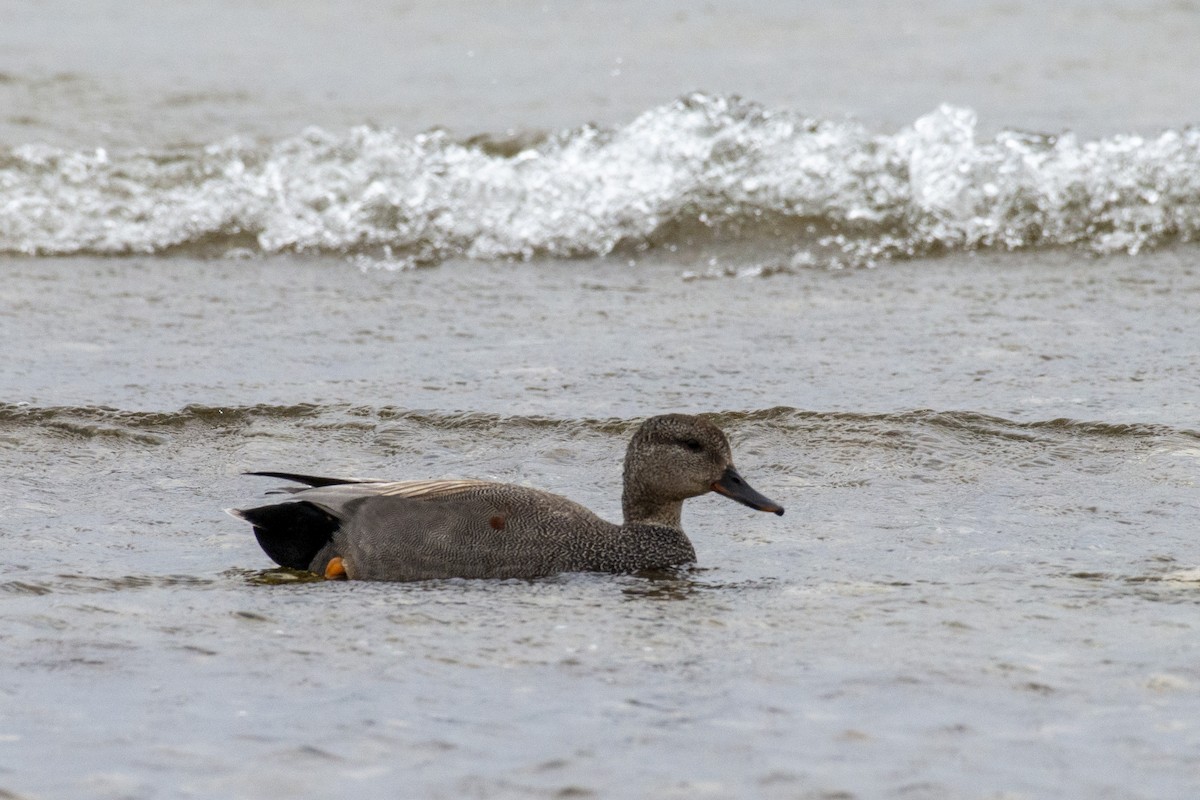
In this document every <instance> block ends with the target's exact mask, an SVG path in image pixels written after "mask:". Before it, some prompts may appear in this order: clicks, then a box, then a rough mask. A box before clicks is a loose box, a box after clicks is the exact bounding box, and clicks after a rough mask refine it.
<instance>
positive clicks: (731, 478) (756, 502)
mask: <svg viewBox="0 0 1200 800" xmlns="http://www.w3.org/2000/svg"><path fill="white" fill-rule="evenodd" d="M712 490H713V491H714V492H716V493H717V494H723V495H725V496H726V497H729V498H732V499H734V500H737V501H738V502H739V503H741V504H742V505H744V506H750V507H751V508H753V509H755V510H756V511H770V512H771V513H772V514H778V515H780V516H783V506H781V505H779V503H776V502H775V501H774V500H771V499H769V498H766V497H763V496H762V495H761V494H759V493H758V492H756V491H754V489H753V488H751V486H750V484H748V483H746V479H745V478H743V477H742V476H741V475H739V474H738V471H737V470H736V469H734V468H733V467H730V468H729V469H727V470H725V474H724V475H722V476H721V478H720V480H717V481H714V482H713V484H712Z"/></svg>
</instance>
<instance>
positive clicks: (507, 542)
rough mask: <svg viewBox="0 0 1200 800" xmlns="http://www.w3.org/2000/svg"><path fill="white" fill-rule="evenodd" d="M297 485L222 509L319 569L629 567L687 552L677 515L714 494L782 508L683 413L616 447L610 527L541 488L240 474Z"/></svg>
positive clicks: (468, 572) (484, 574)
mask: <svg viewBox="0 0 1200 800" xmlns="http://www.w3.org/2000/svg"><path fill="white" fill-rule="evenodd" d="M247 474H249V475H263V476H267V477H273V478H283V479H285V480H290V481H296V482H298V483H303V484H307V486H305V487H289V488H286V489H282V490H281V491H283V492H287V493H288V494H290V495H291V496H290V497H289V498H288V499H287V500H284V501H282V502H279V503H275V504H272V505H265V506H260V507H258V508H248V509H231V510H230V513H231V514H233V515H234V516H237V517H240V518H241V519H244V520H246V521H247V522H249V523H250V524H251V525H253V526H254V533H255V535H256V536H257V537H258V543H259V544H260V545H261V546H262V549H263V550H264V551H265V552H266V554H267V555H268V556H269V557H270V558H271V560H273V561H274V562H275V563H277V564H279V565H281V566H284V567H291V568H293V569H301V570H309V571H311V572H315V573H317V574H319V575H324V576H325V577H326V578H331V579H332V578H354V579H358V580H381V581H415V580H426V579H431V578H535V577H539V576H544V575H553V574H555V573H559V572H633V571H637V570H643V569H659V568H663V567H671V566H676V565H680V564H687V563H690V562H692V561H695V559H696V551H695V550H694V549H692V543H691V542H690V541H688V538H687V536H686V535H684V532H683V528H682V527H681V526H680V521H679V515H680V511H681V510H682V509H683V501H684V500H686V499H687V498H689V497H696V496H698V495H702V494H706V493H707V492H717V493H719V494H723V495H725V496H726V497H730V498H733V499H734V500H737V501H738V502H739V503H743V504H745V505H747V506H750V507H751V508H753V509H757V510H759V511H770V512H773V513H775V514H782V513H783V507H782V506H780V505H779V504H778V503H775V502H773V501H771V500H768V499H767V498H766V497H763V496H762V495H761V494H759V493H758V492H756V491H755V490H754V489H752V488H750V486H749V484H747V483H746V482H745V481H744V480H743V479H742V476H741V475H739V474H738V472H737V470H735V469H734V468H733V457H732V456H731V455H730V451H729V441H728V440H727V439H726V438H725V434H723V433H722V432H721V430H720V429H719V428H717V427H716V426H715V425H713V424H712V423H709V422H706V421H705V420H703V419H700V418H699V417H693V416H688V415H685V414H666V415H663V416H659V417H651V418H650V419H648V420H646V421H645V422H644V423H642V425H641V426H640V427H639V428H638V429H637V431H636V432H634V434H633V438H632V440H630V442H629V449H628V451H627V452H626V454H625V476H624V491H623V494H622V497H621V505H622V509H623V511H624V516H625V522H624V523H623V524H621V525H614V524H613V523H611V522H606V521H605V520H603V519H601V518H600V517H598V516H596V515H595V514H593V513H592V512H591V511H588V510H587V509H586V508H584V507H583V506H581V505H579V504H578V503H574V502H572V501H570V500H568V499H566V498H565V497H559V496H558V495H555V494H550V493H549V492H543V491H539V490H537V489H530V488H527V487H524V486H514V485H511V484H505V483H493V482H489V481H477V480H429V481H378V480H362V479H357V478H321V477H316V476H311V475H297V474H293V473H288V472H250V473H247Z"/></svg>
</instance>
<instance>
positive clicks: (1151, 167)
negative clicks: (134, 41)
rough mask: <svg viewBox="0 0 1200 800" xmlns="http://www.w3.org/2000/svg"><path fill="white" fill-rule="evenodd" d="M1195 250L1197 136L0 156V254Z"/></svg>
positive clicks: (793, 256)
mask: <svg viewBox="0 0 1200 800" xmlns="http://www.w3.org/2000/svg"><path fill="white" fill-rule="evenodd" d="M1198 233H1200V129H1195V128H1186V129H1181V130H1168V131H1164V132H1161V133H1158V134H1156V135H1153V136H1140V135H1122V136H1113V137H1109V138H1104V139H1096V140H1090V141H1089V140H1080V139H1078V138H1077V137H1076V136H1074V135H1073V134H1069V133H1067V134H1060V135H1048V134H1032V133H1021V132H1015V131H1004V132H1001V133H999V134H997V135H996V136H994V137H992V138H990V139H989V138H981V137H980V136H979V135H977V133H976V116H975V113H974V112H973V111H971V110H970V109H966V108H955V107H951V106H942V107H940V108H938V109H937V110H935V111H933V112H932V113H930V114H928V115H926V116H923V117H921V118H920V119H918V120H916V121H915V122H914V123H913V124H912V125H910V126H908V127H905V128H904V129H902V130H900V131H896V132H890V133H889V132H877V131H872V130H869V129H868V128H867V127H865V126H864V125H862V124H860V123H857V122H853V121H833V120H820V119H811V118H807V117H805V116H803V115H801V114H799V113H796V112H794V111H791V110H787V109H768V108H764V107H762V106H760V105H758V104H756V103H753V102H748V101H744V100H741V99H738V98H732V97H721V96H710V95H703V94H694V95H690V96H688V97H685V98H682V99H680V100H678V101H676V102H674V103H671V104H669V105H666V106H662V107H659V108H654V109H651V110H649V111H647V112H645V113H643V114H642V115H640V116H639V117H637V118H636V119H634V120H633V121H632V122H630V123H629V124H627V125H625V126H623V127H617V128H612V129H603V128H597V127H582V128H577V129H573V130H567V131H562V132H559V133H555V134H552V135H548V136H542V137H539V136H533V135H530V136H526V137H524V138H517V139H509V140H502V139H489V138H486V137H483V138H477V139H473V140H469V141H462V140H456V139H455V138H454V137H452V136H451V135H450V134H449V133H446V132H444V131H434V132H429V133H424V134H420V135H417V136H408V135H404V134H401V133H398V132H396V131H394V130H386V129H377V128H370V127H360V128H354V129H352V130H350V131H348V132H345V133H330V132H327V131H323V130H319V129H315V128H314V129H310V130H308V131H305V132H304V133H303V134H302V135H299V136H295V137H291V138H287V139H283V140H280V141H277V142H274V143H268V144H265V145H261V144H256V143H251V142H247V141H243V140H229V141H223V142H218V143H214V144H211V145H209V146H207V147H203V148H194V149H175V150H162V151H149V150H140V151H129V152H107V151H106V150H104V149H95V150H89V151H75V150H63V149H59V148H55V147H50V146H46V145H37V144H28V145H23V146H19V147H15V148H11V149H8V150H7V151H0V252H5V253H9V254H28V255H40V256H44V255H72V254H100V255H128V254H151V253H164V252H175V251H179V250H181V249H182V250H188V249H197V250H202V251H204V252H213V251H214V250H215V252H217V253H224V254H227V255H230V256H236V255H243V256H244V255H256V254H269V253H277V252H323V253H338V254H345V255H347V256H355V257H362V258H370V259H380V260H382V261H384V262H386V263H390V264H395V265H401V266H403V265H414V264H422V263H436V262H439V261H442V260H445V259H447V258H471V259H529V258H534V257H538V256H552V257H580V256H597V255H605V254H609V253H612V252H614V251H618V252H620V251H626V250H628V251H632V252H637V251H640V250H644V249H648V248H661V247H668V248H670V247H675V246H688V245H690V244H692V243H695V242H697V241H714V240H716V241H721V240H743V239H755V238H770V239H771V240H772V241H774V242H781V243H782V244H783V245H784V248H783V251H782V252H784V253H785V254H786V255H785V256H784V257H785V259H787V260H789V261H790V263H792V264H794V265H808V264H824V265H829V264H833V265H842V264H845V265H850V264H869V263H872V262H874V261H876V260H880V259H887V258H903V257H910V256H916V255H924V254H930V253H937V252H946V251H961V250H971V249H978V248H1003V249H1019V248H1035V247H1060V246H1064V245H1069V246H1077V247H1080V248H1082V249H1084V250H1087V251H1092V252H1096V253H1118V252H1124V253H1137V252H1138V251H1140V250H1142V249H1145V248H1149V247H1154V246H1157V245H1162V244H1165V243H1171V242H1177V241H1190V240H1193V239H1195V238H1196V237H1197V235H1198Z"/></svg>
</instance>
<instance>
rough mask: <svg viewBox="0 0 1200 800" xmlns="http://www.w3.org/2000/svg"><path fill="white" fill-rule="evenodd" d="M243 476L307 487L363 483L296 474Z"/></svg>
mask: <svg viewBox="0 0 1200 800" xmlns="http://www.w3.org/2000/svg"><path fill="white" fill-rule="evenodd" d="M242 474H243V475H261V476H262V477H264V478H282V479H283V480H285V481H295V482H296V483H304V484H307V485H309V486H339V485H341V484H343V483H363V481H362V480H360V479H358V478H323V477H321V476H320V475H300V474H299V473H296V472H243V473H242Z"/></svg>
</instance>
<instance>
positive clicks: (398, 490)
mask: <svg viewBox="0 0 1200 800" xmlns="http://www.w3.org/2000/svg"><path fill="white" fill-rule="evenodd" d="M489 485H491V481H475V480H433V481H393V482H391V483H386V484H380V485H379V488H378V489H377V490H376V491H377V493H378V494H379V495H381V496H385V497H451V496H453V495H456V494H462V493H463V492H466V491H469V490H471V489H477V488H479V487H481V486H489Z"/></svg>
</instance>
